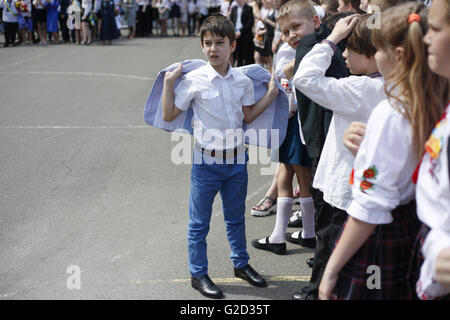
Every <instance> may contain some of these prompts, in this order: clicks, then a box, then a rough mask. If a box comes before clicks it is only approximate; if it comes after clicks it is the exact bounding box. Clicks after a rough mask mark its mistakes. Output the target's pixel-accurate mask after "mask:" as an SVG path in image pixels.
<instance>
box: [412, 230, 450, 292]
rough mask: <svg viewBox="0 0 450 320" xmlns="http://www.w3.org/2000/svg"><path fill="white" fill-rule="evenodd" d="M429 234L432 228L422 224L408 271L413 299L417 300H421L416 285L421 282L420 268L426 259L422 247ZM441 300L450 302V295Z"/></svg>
mask: <svg viewBox="0 0 450 320" xmlns="http://www.w3.org/2000/svg"><path fill="white" fill-rule="evenodd" d="M428 232H430V228H429V227H428V226H427V225H426V224H422V226H421V227H420V230H419V234H418V235H417V238H416V241H415V243H414V247H413V250H412V255H411V261H410V264H409V270H408V284H409V287H410V291H411V292H412V294H413V299H417V300H418V299H419V297H418V296H417V293H416V283H417V281H418V280H419V276H420V268H421V267H422V263H423V261H424V257H423V255H422V247H423V243H424V242H425V239H426V238H427V235H428ZM439 300H450V294H449V295H446V296H445V297H441V298H439Z"/></svg>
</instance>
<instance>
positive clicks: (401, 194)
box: [319, 2, 448, 299]
mask: <svg viewBox="0 0 450 320" xmlns="http://www.w3.org/2000/svg"><path fill="white" fill-rule="evenodd" d="M381 19H382V20H381V29H374V30H373V31H374V32H373V34H372V42H373V44H374V45H375V47H376V48H377V50H378V51H377V53H376V55H375V59H376V61H377V65H378V68H379V70H380V72H381V74H382V75H383V77H384V78H385V80H386V83H385V91H386V95H387V99H386V100H384V101H382V102H381V103H380V104H379V105H378V106H377V107H376V108H375V110H374V111H373V113H372V115H371V117H370V119H369V121H368V123H367V129H366V135H365V137H364V138H363V141H362V143H361V146H360V148H359V150H358V153H357V155H356V159H355V164H354V175H353V179H352V180H353V188H352V193H353V201H352V202H351V204H350V206H349V208H348V209H347V213H348V214H349V217H348V219H347V222H346V224H345V226H344V227H343V230H342V233H341V236H340V238H339V240H338V242H337V243H336V247H335V249H334V251H333V253H332V255H331V257H330V259H329V261H328V263H327V266H326V269H325V271H324V275H323V277H322V281H321V283H320V286H319V298H320V299H330V298H332V299H410V298H413V296H414V295H413V293H412V291H411V288H410V286H409V283H408V279H407V273H408V266H409V260H410V255H411V252H412V249H413V244H414V241H415V237H416V235H417V232H418V230H419V228H420V222H419V221H418V219H417V215H416V212H415V201H414V185H413V183H412V181H411V176H412V174H413V172H414V170H415V167H416V166H417V163H418V162H419V159H420V156H421V154H422V152H423V149H424V148H423V146H424V143H425V141H426V139H427V137H428V136H429V134H430V132H431V130H432V128H433V126H434V123H436V121H437V120H438V119H439V117H440V115H441V114H442V112H443V105H444V102H445V101H446V99H447V94H448V81H446V80H445V79H443V78H441V77H439V76H437V75H435V74H433V73H431V71H430V69H429V68H428V65H427V63H426V62H427V53H426V46H425V44H424V42H423V38H424V36H425V32H426V30H427V19H426V10H425V6H424V5H423V4H422V3H419V2H409V3H406V4H403V5H399V6H396V7H393V8H390V9H387V10H386V11H384V12H383V15H382V17H381ZM374 266H375V268H373V267H374Z"/></svg>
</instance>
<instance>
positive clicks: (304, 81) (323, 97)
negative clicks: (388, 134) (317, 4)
mask: <svg viewBox="0 0 450 320" xmlns="http://www.w3.org/2000/svg"><path fill="white" fill-rule="evenodd" d="M333 54H334V52H333V49H332V48H331V47H330V45H328V44H326V43H318V44H316V45H315V46H314V47H313V48H312V49H311V51H310V52H308V53H307V54H306V55H305V56H304V57H303V59H302V61H301V62H300V65H299V67H298V69H297V72H296V73H295V75H294V85H295V88H296V89H297V90H299V91H301V92H302V93H303V94H304V95H306V96H307V97H308V98H310V99H311V100H313V101H314V102H316V103H318V104H319V105H321V106H322V107H324V108H327V109H329V110H332V111H334V112H339V113H355V112H357V111H359V109H361V108H363V107H364V105H367V103H365V104H364V103H363V99H371V96H370V93H371V91H379V90H381V89H382V82H381V81H379V84H378V85H379V86H380V87H379V88H377V89H376V90H375V88H373V86H374V83H373V80H374V79H372V78H369V77H366V76H350V77H346V78H340V79H336V78H333V77H326V76H325V73H326V71H327V69H328V68H329V66H330V64H331V59H332V57H333Z"/></svg>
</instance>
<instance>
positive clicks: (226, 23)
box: [200, 13, 236, 46]
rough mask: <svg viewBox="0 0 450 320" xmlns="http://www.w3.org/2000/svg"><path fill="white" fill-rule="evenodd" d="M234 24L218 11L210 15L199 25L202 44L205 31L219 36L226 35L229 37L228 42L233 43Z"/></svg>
mask: <svg viewBox="0 0 450 320" xmlns="http://www.w3.org/2000/svg"><path fill="white" fill-rule="evenodd" d="M235 29H236V28H235V26H234V24H233V22H231V20H230V19H228V18H227V17H225V16H223V15H221V14H220V13H215V14H212V15H210V16H209V17H208V18H206V19H205V21H204V22H203V24H202V26H201V27H200V41H201V42H202V46H203V38H204V37H205V34H206V33H207V32H209V33H211V34H213V35H217V36H220V37H223V38H225V37H227V38H228V39H230V44H231V43H233V41H234V37H235Z"/></svg>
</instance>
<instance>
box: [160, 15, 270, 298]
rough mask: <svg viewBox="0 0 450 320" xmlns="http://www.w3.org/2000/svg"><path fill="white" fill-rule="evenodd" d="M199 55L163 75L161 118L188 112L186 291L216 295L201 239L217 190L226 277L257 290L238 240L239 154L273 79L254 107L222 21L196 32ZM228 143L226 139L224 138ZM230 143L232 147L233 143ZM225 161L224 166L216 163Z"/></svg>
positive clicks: (243, 184)
mask: <svg viewBox="0 0 450 320" xmlns="http://www.w3.org/2000/svg"><path fill="white" fill-rule="evenodd" d="M200 34H201V43H202V51H203V53H204V54H205V56H206V58H207V60H208V64H207V65H205V66H204V67H200V68H198V69H196V70H194V71H192V72H190V73H189V74H187V75H186V76H185V78H184V79H182V80H181V81H180V83H179V84H178V86H177V88H176V89H175V92H174V85H175V80H176V79H177V78H179V77H180V76H181V74H182V73H181V68H182V66H181V64H180V65H179V66H178V68H177V69H176V70H174V71H172V72H167V73H166V74H165V78H164V89H163V97H162V107H163V119H164V120H165V121H173V120H174V119H175V118H176V117H177V116H178V115H179V114H180V113H181V112H182V111H183V110H187V109H188V108H190V107H192V109H193V112H194V118H193V121H194V137H195V150H194V164H193V166H192V171H191V191H190V200H189V218H190V219H189V230H188V250H189V271H190V273H191V275H192V278H191V283H192V287H193V288H194V289H196V290H198V291H199V292H200V293H201V294H202V295H204V296H206V297H210V298H221V297H222V296H223V293H222V291H221V290H220V289H219V288H218V287H217V286H216V285H215V284H214V283H213V282H212V280H211V279H210V278H209V276H208V260H207V256H206V246H207V245H206V236H207V234H208V231H209V222H210V219H211V212H212V204H213V202H214V197H215V195H216V194H217V192H219V191H220V194H221V197H222V202H223V212H224V217H225V223H226V228H227V236H228V240H229V243H230V246H231V255H230V258H231V259H232V260H233V263H234V267H235V268H234V275H235V276H236V277H240V278H243V279H245V280H247V281H248V282H249V283H250V284H252V285H254V286H258V287H264V286H266V285H267V284H266V281H265V280H264V279H263V278H262V277H261V276H260V275H259V274H258V273H257V272H256V271H255V270H254V269H253V268H252V267H251V266H250V265H249V264H248V260H249V256H248V253H247V249H246V237H245V198H246V194H247V179H248V178H247V165H246V159H247V154H246V151H245V147H244V139H243V135H242V134H241V135H240V133H243V130H242V121H245V122H246V123H250V122H252V121H253V120H254V119H255V118H256V117H258V116H259V115H260V114H261V113H262V112H263V111H264V110H265V109H266V108H267V107H268V106H269V105H270V103H271V102H272V101H273V100H274V99H275V98H276V96H277V95H278V89H277V88H276V85H275V81H274V79H272V81H271V82H270V84H269V88H268V91H267V93H266V94H265V96H264V97H262V98H261V99H260V100H259V101H258V102H256V103H255V100H254V89H253V83H252V81H251V80H250V79H249V78H248V77H246V76H245V75H244V74H242V73H241V72H240V71H238V70H236V69H234V68H232V67H231V65H230V63H229V58H230V54H231V53H233V51H234V50H235V48H236V41H235V40H234V34H235V33H234V25H233V24H232V23H231V22H230V20H229V19H227V18H226V17H224V16H211V17H208V18H207V19H206V20H205V22H204V23H203V25H202V27H201V30H200ZM230 138H231V139H230ZM235 138H237V142H236V141H235ZM224 162H225V163H224Z"/></svg>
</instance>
